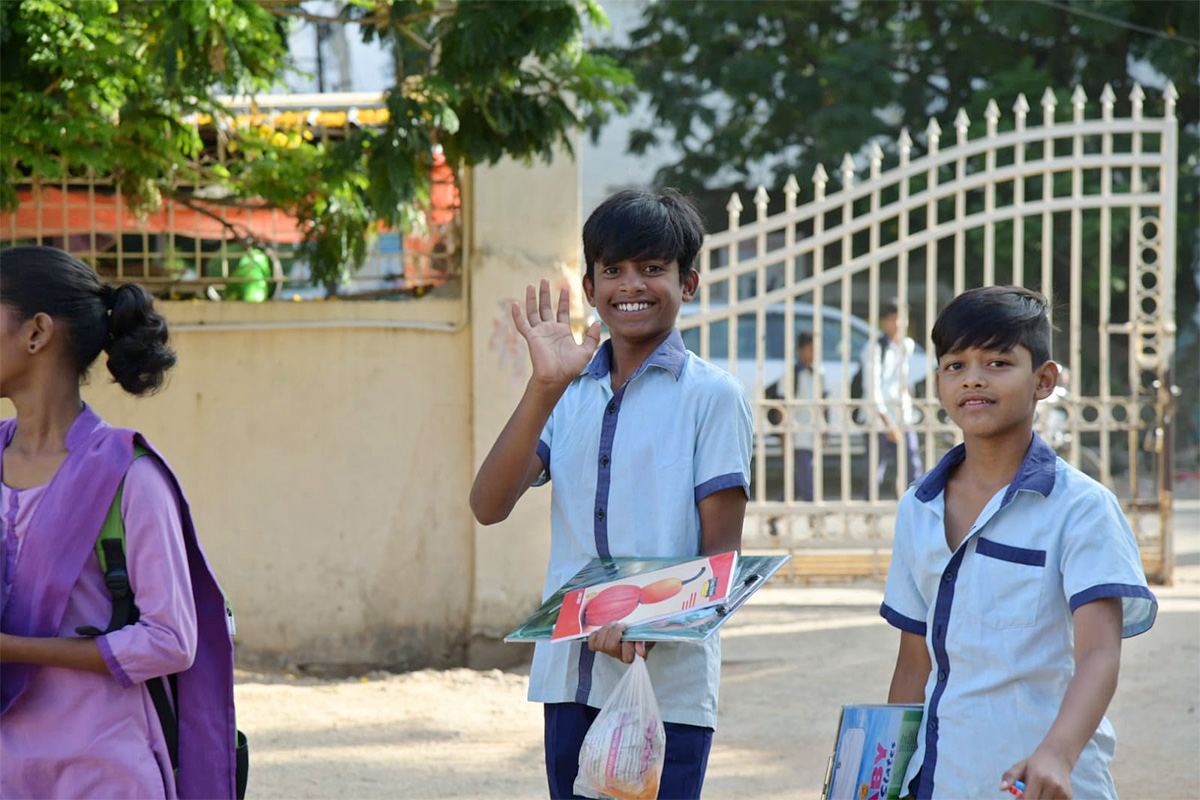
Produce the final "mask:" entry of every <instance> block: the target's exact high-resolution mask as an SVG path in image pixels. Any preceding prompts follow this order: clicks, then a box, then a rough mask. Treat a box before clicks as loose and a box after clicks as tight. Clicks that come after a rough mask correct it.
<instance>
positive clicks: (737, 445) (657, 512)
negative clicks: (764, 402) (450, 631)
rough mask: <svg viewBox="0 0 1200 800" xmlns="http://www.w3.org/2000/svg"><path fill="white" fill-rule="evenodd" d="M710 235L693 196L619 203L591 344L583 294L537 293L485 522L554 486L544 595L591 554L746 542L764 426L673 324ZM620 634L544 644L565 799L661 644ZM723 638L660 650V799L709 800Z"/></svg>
mask: <svg viewBox="0 0 1200 800" xmlns="http://www.w3.org/2000/svg"><path fill="white" fill-rule="evenodd" d="M703 237H704V229H703V225H702V223H701V221H700V217H699V214H697V212H696V210H695V208H694V207H693V206H692V205H691V204H690V203H689V202H687V201H686V200H685V199H684V198H682V197H681V196H680V195H679V194H678V193H676V192H673V191H665V192H661V193H652V192H647V191H640V190H631V191H625V192H620V193H618V194H616V195H614V196H612V197H610V198H609V199H608V200H606V201H605V202H604V203H602V204H601V205H600V206H599V207H598V208H597V209H596V210H595V211H594V212H593V213H592V215H591V216H590V217H589V218H588V221H587V223H586V224H585V225H584V228H583V248H584V259H585V262H586V267H585V269H586V274H585V275H584V278H583V288H584V293H585V295H586V297H587V300H588V302H589V303H590V304H591V305H592V306H593V307H594V308H595V309H596V313H597V314H598V315H599V317H600V319H601V320H603V322H604V323H605V325H606V326H607V327H608V331H609V336H610V338H609V339H608V341H606V342H604V344H603V345H601V344H600V323H596V324H594V325H592V327H591V328H590V329H589V330H588V331H587V333H586V335H585V336H584V339H583V341H582V342H581V343H577V342H576V341H575V338H574V336H573V334H572V332H571V327H570V316H569V293H568V291H567V290H566V289H564V290H563V291H562V293H561V294H560V296H559V298H558V302H557V305H556V306H555V304H554V303H553V301H552V297H551V293H550V287H549V284H548V283H547V282H546V281H542V283H541V286H540V287H539V289H538V290H537V291H535V290H534V288H533V287H532V286H530V287H528V289H527V290H526V295H525V307H524V308H521V307H520V306H519V304H516V303H514V304H513V322H514V323H515V325H516V327H517V330H518V331H519V332H520V333H521V335H522V336H523V337H524V338H525V340H526V342H527V343H528V345H529V355H530V360H531V362H532V365H533V375H532V377H531V378H530V380H529V384H528V385H527V386H526V389H525V393H524V395H523V396H522V398H521V400H520V402H519V403H518V404H517V408H516V410H514V411H513V414H512V417H511V418H510V419H509V421H508V423H507V425H505V427H504V430H503V431H502V432H501V433H500V436H499V438H498V439H497V440H496V443H495V445H493V447H492V450H491V452H490V453H489V454H488V456H487V458H486V459H485V460H484V462H483V464H482V466H481V467H480V468H479V473H478V474H477V475H476V477H475V485H474V486H473V487H472V490H471V509H472V511H473V512H474V513H475V516H476V518H477V519H478V520H479V521H480V522H482V523H484V524H491V523H494V522H499V521H501V520H503V519H505V518H506V517H507V516H508V515H509V513H510V512H511V511H512V509H513V507H514V506H515V505H516V503H517V501H518V500H519V499H520V497H521V495H522V494H524V492H525V491H526V490H527V489H528V488H529V487H530V486H536V485H541V484H544V483H547V482H549V483H550V484H551V487H552V496H551V540H550V563H549V566H548V568H547V571H546V582H545V585H544V590H543V597H548V596H549V595H550V594H552V593H553V592H554V591H556V590H557V589H558V588H559V587H560V586H562V584H563V583H565V582H566V581H567V579H569V578H570V577H571V576H573V575H574V574H575V573H576V572H578V571H579V569H580V568H582V567H583V566H584V565H586V564H587V563H588V561H590V560H591V559H592V558H595V557H597V556H600V557H656V556H672V557H693V556H697V555H700V554H710V553H720V552H725V551H728V550H735V549H739V548H740V546H741V536H742V523H743V520H744V517H745V510H746V500H747V498H748V494H747V492H748V488H749V483H750V480H749V477H750V448H751V438H752V437H751V431H752V421H751V414H750V404H749V401H748V400H747V399H746V394H745V390H744V388H743V387H742V385H741V384H740V383H739V382H738V381H737V379H735V378H734V377H733V376H731V375H729V374H728V373H727V372H725V371H723V370H720V369H718V368H717V367H714V366H712V365H711V364H708V363H707V362H705V361H703V360H701V359H699V358H697V357H696V356H695V355H693V354H692V353H689V352H688V351H687V350H686V349H685V348H684V346H683V339H682V337H681V336H680V334H679V331H678V330H676V328H675V322H676V318H677V317H678V315H679V307H680V305H681V304H682V303H685V302H687V301H689V300H691V299H692V297H693V295H694V294H695V292H696V288H697V286H698V285H699V275H698V274H697V273H696V271H695V269H694V268H693V263H694V261H695V258H696V255H697V253H698V252H699V250H700V246H701V243H702V240H703ZM622 630H623V628H621V627H620V626H607V627H605V628H602V629H600V630H598V631H596V632H594V633H593V634H592V635H591V637H590V638H589V639H588V640H587V641H585V642H580V641H574V642H538V643H537V645H536V648H535V652H534V658H533V667H532V670H531V673H530V678H529V699H530V700H533V701H535V702H541V703H544V704H545V750H546V774H547V780H548V783H549V789H550V796H551V797H572V796H574V795H573V794H572V787H573V785H574V781H575V777H576V773H577V770H578V761H579V749H580V746H581V744H582V742H583V738H584V735H585V734H586V733H587V729H588V727H589V726H590V724H591V722H592V720H594V719H595V717H596V715H597V713H598V712H599V709H600V707H601V706H603V704H604V702H605V700H606V699H607V698H608V696H609V694H610V693H611V692H612V690H613V688H614V687H615V686H616V683H617V681H618V680H619V679H620V677H621V675H622V674H623V673H624V670H625V664H628V663H630V662H632V661H633V657H634V653H635V650H636V652H637V653H639V654H643V655H646V650H647V649H649V648H647V647H646V645H645V643H633V642H626V641H623V640H622V638H621V634H622ZM720 648H721V645H720V639H719V637H718V636H716V635H714V636H713V637H711V638H709V639H708V640H706V641H704V642H702V643H696V644H693V643H686V644H677V643H664V644H660V645H658V646H657V647H655V648H654V650H653V652H652V653H650V654H649V655H648V658H647V660H646V666H647V668H648V669H649V672H650V679H651V682H652V683H653V685H654V689H655V694H656V696H657V699H658V704H659V710H660V712H661V714H662V718H663V721H664V728H665V730H666V735H667V742H666V755H665V759H664V761H665V765H664V769H663V774H662V778H661V782H660V789H659V795H660V796H661V797H672V798H698V797H699V796H700V790H701V787H702V785H703V782H704V772H705V768H706V765H707V762H708V753H709V748H710V746H711V743H712V734H713V729H714V728H715V727H716V713H717V688H718V683H719V680H720V666H721V651H720Z"/></svg>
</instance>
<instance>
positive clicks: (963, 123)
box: [954, 108, 971, 144]
mask: <svg viewBox="0 0 1200 800" xmlns="http://www.w3.org/2000/svg"><path fill="white" fill-rule="evenodd" d="M970 127H971V118H970V117H968V116H967V110H966V109H965V108H960V109H959V110H958V113H957V114H956V115H955V116H954V130H956V131H957V132H958V143H959V144H965V143H966V141H967V129H968V128H970Z"/></svg>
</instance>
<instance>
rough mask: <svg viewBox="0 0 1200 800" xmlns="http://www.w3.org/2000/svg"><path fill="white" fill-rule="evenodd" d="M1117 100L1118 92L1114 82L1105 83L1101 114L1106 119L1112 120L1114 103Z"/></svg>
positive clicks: (1101, 98) (1101, 94)
mask: <svg viewBox="0 0 1200 800" xmlns="http://www.w3.org/2000/svg"><path fill="white" fill-rule="evenodd" d="M1115 102H1117V93H1116V92H1114V91H1113V88H1112V84H1111V83H1106V84H1104V91H1102V92H1101V93H1100V116H1101V117H1103V118H1104V119H1105V120H1108V121H1111V120H1112V118H1113V103H1115Z"/></svg>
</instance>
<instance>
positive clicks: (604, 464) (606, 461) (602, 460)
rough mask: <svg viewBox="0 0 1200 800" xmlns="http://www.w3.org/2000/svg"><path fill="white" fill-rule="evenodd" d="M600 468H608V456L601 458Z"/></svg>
mask: <svg viewBox="0 0 1200 800" xmlns="http://www.w3.org/2000/svg"><path fill="white" fill-rule="evenodd" d="M600 466H602V467H607V466H608V456H600Z"/></svg>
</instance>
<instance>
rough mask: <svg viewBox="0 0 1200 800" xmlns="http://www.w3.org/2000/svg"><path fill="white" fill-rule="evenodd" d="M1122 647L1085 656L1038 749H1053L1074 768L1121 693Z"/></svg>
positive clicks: (1081, 659) (1097, 651)
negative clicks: (1119, 690) (1105, 714)
mask: <svg viewBox="0 0 1200 800" xmlns="http://www.w3.org/2000/svg"><path fill="white" fill-rule="evenodd" d="M1120 666H1121V648H1120V646H1119V645H1118V646H1117V647H1115V648H1112V647H1107V648H1097V649H1094V650H1091V651H1089V652H1087V653H1086V654H1084V655H1083V656H1082V657H1081V658H1080V659H1079V660H1078V662H1077V663H1076V665H1075V677H1073V678H1072V679H1071V682H1070V683H1069V684H1068V685H1067V691H1066V694H1064V695H1063V701H1062V705H1061V706H1060V707H1059V710H1058V717H1056V718H1055V720H1054V724H1053V725H1051V726H1050V730H1049V731H1048V732H1047V733H1046V736H1045V738H1044V739H1042V742H1041V744H1040V745H1039V746H1038V749H1039V750H1040V749H1049V750H1052V751H1053V752H1055V753H1057V754H1059V755H1061V756H1062V757H1063V758H1065V759H1066V760H1067V762H1068V763H1070V764H1071V765H1074V764H1075V762H1076V761H1078V760H1079V754H1080V753H1082V752H1083V748H1084V747H1086V746H1087V743H1088V740H1089V739H1091V738H1092V734H1093V733H1095V732H1096V728H1098V727H1099V726H1100V720H1102V719H1103V718H1104V712H1105V711H1106V710H1107V709H1108V704H1109V703H1110V702H1111V701H1112V697H1113V694H1114V693H1115V692H1116V690H1117V674H1118V672H1119V671H1120Z"/></svg>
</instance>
